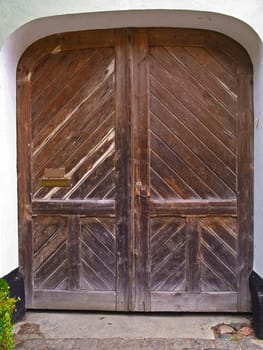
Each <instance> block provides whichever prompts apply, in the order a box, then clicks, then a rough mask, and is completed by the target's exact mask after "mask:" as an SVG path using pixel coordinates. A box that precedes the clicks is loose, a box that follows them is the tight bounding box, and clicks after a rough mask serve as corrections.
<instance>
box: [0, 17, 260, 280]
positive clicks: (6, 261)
mask: <svg viewBox="0 0 263 350" xmlns="http://www.w3.org/2000/svg"><path fill="white" fill-rule="evenodd" d="M139 26H140V27H185V28H199V29H208V30H214V31H218V32H221V33H223V34H225V35H227V36H229V37H231V38H233V39H234V40H236V41H238V42H239V43H240V44H241V45H242V46H243V47H244V48H245V49H246V50H247V51H248V53H249V55H250V57H251V60H252V63H253V66H254V107H255V119H256V123H255V125H256V128H255V182H254V189H255V190H254V192H255V195H254V213H255V215H254V270H255V271H256V272H257V273H259V274H260V275H261V276H263V261H262V259H261V249H262V248H263V237H261V236H262V234H261V228H262V226H263V216H262V215H261V213H260V210H261V208H262V207H263V195H262V193H263V179H261V171H262V170H263V141H262V138H263V126H262V125H261V122H260V119H261V116H262V118H263V101H262V100H261V99H260V95H261V94H262V93H263V44H262V40H261V39H260V36H259V35H258V34H257V33H256V32H255V31H254V30H253V29H252V28H251V27H250V26H249V25H248V24H246V23H245V22H242V21H240V20H238V19H236V18H233V17H230V16H226V15H223V14H219V13H215V12H214V13H213V12H202V11H184V10H136V11H135V10H131V11H111V12H96V13H88V14H76V15H61V16H53V17H46V18H40V19H35V20H33V21H31V22H29V23H27V24H25V25H23V26H21V27H20V28H19V29H17V30H16V31H15V32H14V33H13V34H11V35H10V36H9V37H8V38H7V39H6V40H5V42H4V45H3V46H2V48H1V51H0V123H1V126H2V127H1V130H0V159H1V160H2V161H1V163H2V165H3V168H2V171H1V173H0V184H1V188H2V198H4V200H2V201H0V212H1V213H2V214H1V217H0V242H1V244H0V275H4V274H6V273H8V272H10V271H11V270H13V269H15V268H16V267H17V266H18V234H17V232H18V226H17V225H18V224H17V191H16V189H17V175H16V67H17V63H18V61H19V58H20V57H21V55H22V53H23V52H24V51H25V49H26V48H27V47H28V46H29V45H30V44H31V43H33V42H34V41H36V40H38V39H40V38H42V37H45V36H48V35H50V34H54V33H58V32H66V31H77V30H83V29H86V30H87V29H102V28H121V27H139Z"/></svg>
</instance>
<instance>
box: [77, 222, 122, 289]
mask: <svg viewBox="0 0 263 350" xmlns="http://www.w3.org/2000/svg"><path fill="white" fill-rule="evenodd" d="M116 260H117V259H116V234H115V219H110V218H87V217H84V218H81V271H82V273H81V278H82V289H86V290H94V291H95V290H96V291H106V290H116Z"/></svg>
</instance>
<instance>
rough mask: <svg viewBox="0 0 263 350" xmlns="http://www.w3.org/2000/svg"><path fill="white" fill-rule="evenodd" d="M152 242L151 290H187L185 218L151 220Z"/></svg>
mask: <svg viewBox="0 0 263 350" xmlns="http://www.w3.org/2000/svg"><path fill="white" fill-rule="evenodd" d="M150 242H151V244H150V252H151V253H150V254H151V289H152V291H170V292H172V291H183V290H185V288H186V273H185V265H186V255H185V246H186V234H185V219H183V218H176V219H175V218H170V220H169V219H168V220H167V218H165V219H164V218H154V219H152V220H151V238H150Z"/></svg>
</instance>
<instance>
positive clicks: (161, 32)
mask: <svg viewBox="0 0 263 350" xmlns="http://www.w3.org/2000/svg"><path fill="white" fill-rule="evenodd" d="M148 31H149V44H150V46H186V45H191V46H201V47H202V46H203V45H204V32H205V31H204V30H198V29H181V28H176V29H174V28H150V29H148Z"/></svg>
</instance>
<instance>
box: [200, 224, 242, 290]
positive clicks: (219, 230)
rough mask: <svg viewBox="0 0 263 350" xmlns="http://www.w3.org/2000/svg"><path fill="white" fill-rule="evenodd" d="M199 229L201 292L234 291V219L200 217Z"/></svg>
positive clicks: (236, 268) (235, 287)
mask: <svg viewBox="0 0 263 350" xmlns="http://www.w3.org/2000/svg"><path fill="white" fill-rule="evenodd" d="M200 227H201V228H200V231H201V242H200V261H201V283H200V284H201V290H202V291H215V290H221V291H236V290H237V276H238V265H237V262H238V251H237V243H238V240H237V233H236V232H237V231H236V230H237V227H236V218H220V219H219V218H203V219H201V220H200Z"/></svg>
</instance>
